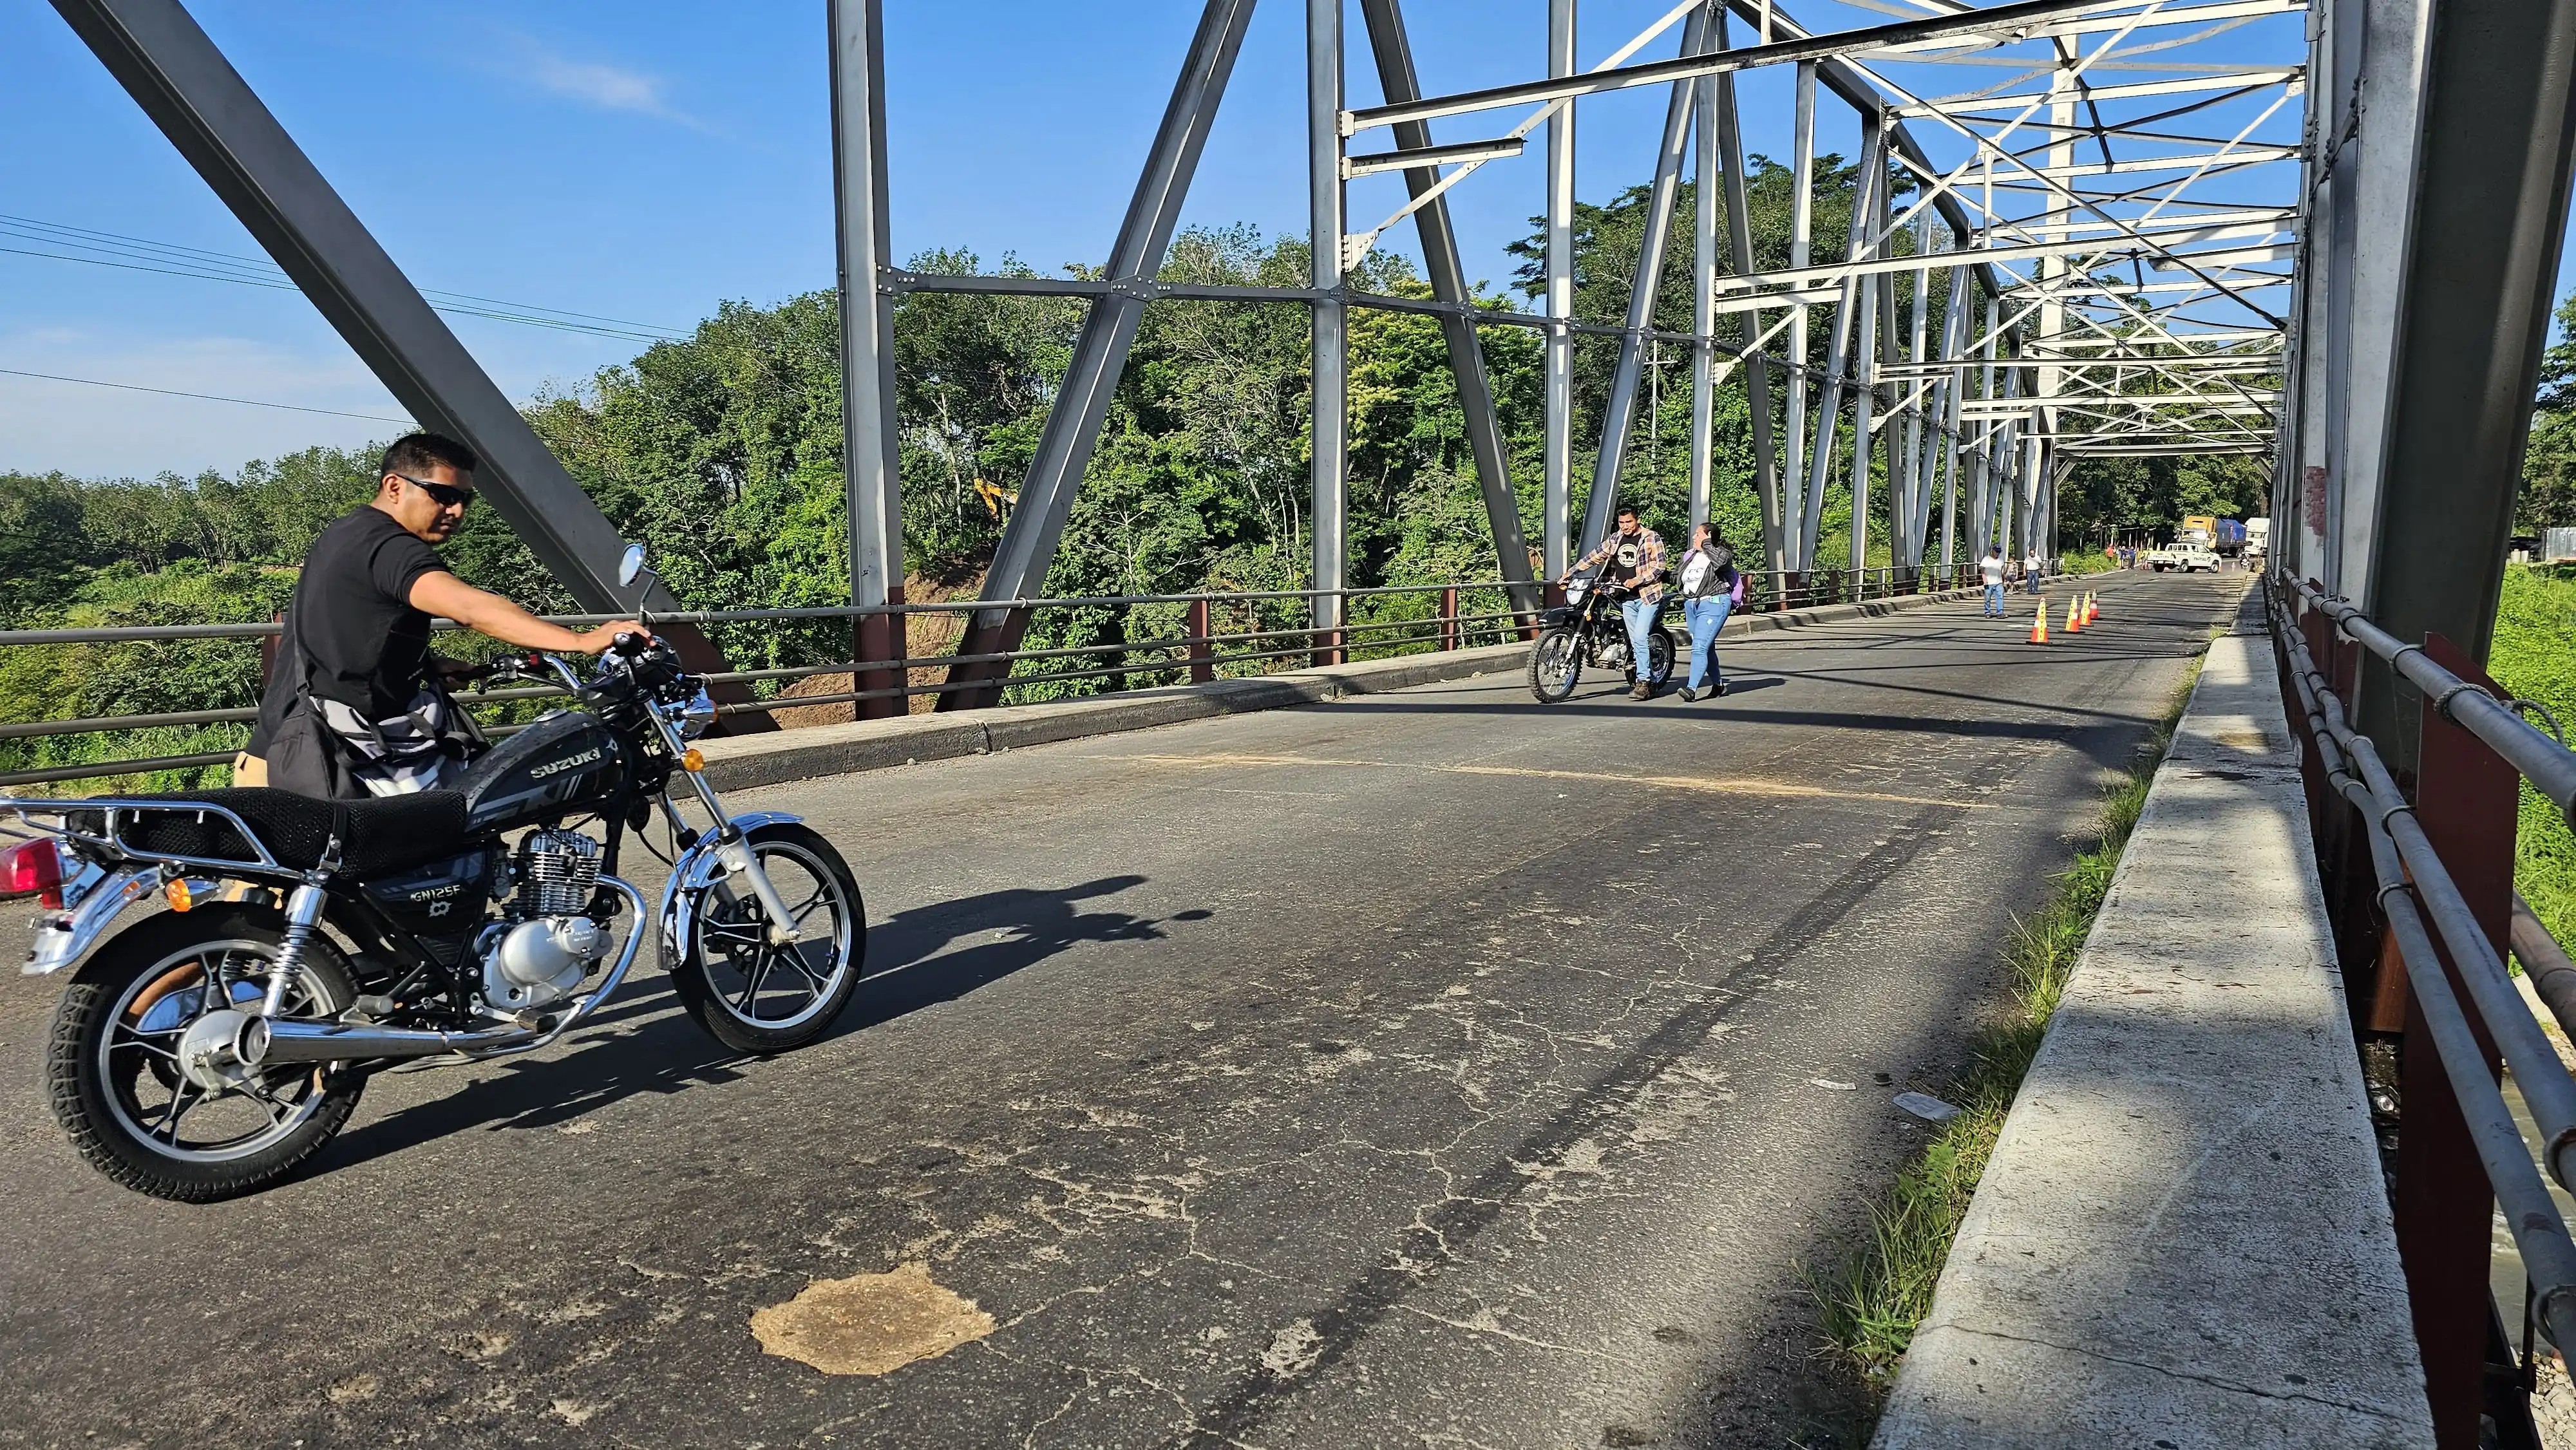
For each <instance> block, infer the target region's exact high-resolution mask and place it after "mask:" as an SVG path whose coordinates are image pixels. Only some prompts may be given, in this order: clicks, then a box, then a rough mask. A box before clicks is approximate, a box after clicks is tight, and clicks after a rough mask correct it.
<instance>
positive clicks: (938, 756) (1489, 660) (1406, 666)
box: [700, 589, 1978, 790]
mask: <svg viewBox="0 0 2576 1450" xmlns="http://www.w3.org/2000/svg"><path fill="white" fill-rule="evenodd" d="M1977 593H1978V591H1976V590H1974V589H1953V590H1947V591H1944V592H1942V593H1938V594H1909V595H1904V596H1901V597H1899V598H1895V599H1873V600H1870V601H1868V602H1866V603H1861V604H1824V605H1817V606H1814V607H1812V608H1807V609H1792V610H1787V611H1784V612H1782V613H1778V614H1745V615H1738V616H1736V617H1735V618H1733V619H1730V620H1728V621H1727V622H1726V628H1725V629H1724V630H1723V631H1721V632H1720V637H1721V638H1741V637H1743V636H1745V635H1748V634H1753V633H1757V632H1760V631H1763V630H1780V629H1803V628H1805V627H1807V626H1809V625H1816V624H1830V623H1834V622H1837V621H1841V620H1849V619H1862V618H1878V617H1882V616H1885V615H1890V614H1896V613H1900V612H1902V611H1905V610H1910V609H1919V608H1922V607H1924V606H1926V605H1932V604H1946V603H1953V602H1956V601H1958V600H1962V599H1973V598H1976V597H1977ZM1528 658H1529V646H1528V645H1526V644H1521V643H1517V642H1515V643H1509V644H1499V645H1487V646H1485V647H1483V648H1480V649H1468V650H1450V651H1442V652H1435V653H1427V654H1414V655H1399V656H1397V657H1396V658H1394V659H1388V660H1371V661H1369V662H1368V663H1366V664H1356V665H1335V666H1330V667H1327V668H1324V669H1313V670H1296V671H1292V672H1288V673H1283V674H1276V675H1258V676H1254V677H1252V678H1249V679H1234V680H1218V681H1216V682H1215V683H1213V684H1206V685H1179V686H1172V687H1167V688H1164V689H1156V690H1129V691H1123V692H1121V693H1118V694H1114V695H1095V696H1091V697H1088V698H1085V699H1079V700H1059V701H1054V702H1051V703H1048V704H1044V705H1010V706H1001V707H996V708H993V709H988V710H960V711H956V712H954V713H951V714H944V715H906V716H902V717H900V718H898V719H893V720H860V721H855V722H852V723H850V724H846V725H818V726H810V727H807V728H805V729H801V730H780V731H776V732H774V733H772V734H768V735H745V736H728V737H725V738H723V739H718V740H709V741H707V742H706V743H705V744H704V745H703V746H701V747H700V748H701V750H702V751H703V752H704V754H705V755H706V761H707V768H706V775H707V780H708V782H709V783H710V784H712V785H714V786H715V788H716V789H718V790H747V789H750V788H751V787H753V786H763V785H783V784H785V783H787V782H789V781H797V780H811V779H813V778H815V777H817V776H825V775H847V774H850V773H852V772H855V771H863V770H883V769H886V768H887V767H889V766H897V765H912V764H916V763H919V762H921V761H927V760H953V759H956V758H957V757H959V756H964V755H984V754H988V753H990V752H992V751H995V750H1014V749H1018V748H1020V747H1022V746H1028V745H1050V744H1054V743H1056V742H1057V741H1063V740H1081V739H1085V738H1088V737H1090V736H1094V735H1115V734H1119V733H1121V732H1123V731H1128V730H1150V729H1152V728H1154V727H1155V726H1158V725H1177V724H1180V723H1181V722H1183V721H1185V720H1206V719H1212V718H1214V717H1216V716H1219V715H1241V714H1247V713H1249V712H1251V711H1255V710H1278V709H1285V708H1288V707H1290V706H1295V705H1319V704H1322V703H1324V702H1325V701H1328V700H1338V699H1342V698H1344V697H1346V696H1351V695H1375V694H1383V693H1385V692H1386V691H1389V690H1405V689H1411V688H1413V687H1414V686H1416V685H1436V684H1442V683H1446V682H1448V681H1451V680H1463V679H1468V678H1470V677H1472V676H1476V675H1484V674H1492V673H1495V672H1496V671H1500V670H1518V669H1520V668H1522V667H1523V665H1524V664H1525V662H1526V661H1527V660H1528Z"/></svg>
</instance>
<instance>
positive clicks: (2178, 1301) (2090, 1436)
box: [1874, 595, 2433, 1450]
mask: <svg viewBox="0 0 2576 1450" xmlns="http://www.w3.org/2000/svg"><path fill="white" fill-rule="evenodd" d="M2333 961H2334V947H2333V939H2332V937H2331V935H2330V933H2329V930H2328V926H2327V918H2326V912H2325V904H2324V901H2323V898H2322V896H2321V895H2320V892H2319V889H2318V885H2317V868H2316V862H2315V859H2314V855H2313V847H2312V846H2311V844H2310V841H2309V837H2308V829H2307V821H2306V807H2305V804H2304V802H2303V799H2302V797H2301V794H2300V783H2299V773H2298V760H2297V754H2296V746H2295V745H2294V743H2293V741H2292V737H2291V734H2290V731H2289V728H2288V725H2287V723H2286V721H2285V720H2284V718H2283V715H2282V709H2281V699H2280V691H2279V686H2278V683H2277V681H2276V679H2275V677H2274V672H2273V668H2272V663H2271V661H2270V659H2269V658H2268V657H2267V649H2266V646H2265V643H2264V640H2263V636H2262V622H2261V612H2260V600H2259V599H2258V598H2256V597H2255V596H2253V595H2248V596H2247V599H2246V604H2245V610H2244V612H2243V613H2241V614H2240V615H2239V617H2238V622H2237V627H2236V631H2235V632H2234V633H2232V634H2229V635H2227V636H2225V637H2223V638H2221V639H2219V640H2217V641H2216V642H2215V643H2214V644H2213V645H2212V646H2211V649H2210V652H2209V657H2208V660H2207V662H2206V664H2205V666H2204V668H2203V670H2202V673H2201V676H2200V682H2199V685H2198V687H2197V689H2196V690H2195V692H2194V694H2193V696H2192V701H2191V706H2190V709H2189V711H2188V712H2187V713H2186V714H2185V716H2184V717H2183V721H2182V725H2181V727H2180V729H2179V731H2178V732H2177V733H2176V735H2175V737H2174V741H2173V747H2172V750H2171V752H2170V753H2169V754H2168V755H2167V757H2166V759H2165V761H2164V764H2163V766H2162V768H2161V769H2159V770H2158V771H2157V773H2156V778H2155V782H2154V786H2153V788H2152V791H2151V793H2150V794H2149V796H2148V799H2147V805H2146V810H2145V813H2144V814H2143V815H2142V816H2141V817H2140V819H2139V822H2138V825H2137V829H2136V831H2135V833H2134V834H2133V835H2132V836H2131V837H2130V839H2129V845H2128V849H2127V852H2126V853H2125V855H2124V856H2123V857H2122V859H2121V862H2120V867H2119V872H2118V874H2117V876H2116V877H2115V878H2114V879H2113V882H2112V885H2111V889H2110V894H2109V896H2108V898H2107V899H2106V901H2105V902H2104V904H2103V907H2102V910H2101V913H2100V915H2099V917H2098V918H2097V919H2096V921H2095V923H2094V927H2093V932H2092V935H2091V937H2090V938H2089V940H2088V941H2087V942H2086V944H2085V948H2084V951H2083V955H2082V956H2081V958H2080V959H2079V960H2078V962H2077V965H2076V967H2075V971H2074V974H2073V976H2072V978H2071V979H2070V980H2069V982H2068V984H2067V988H2066V993H2065V996H2064V999H2063V1000H2062V1002H2061V1004H2060V1005H2059V1007H2058V1009H2057V1015H2056V1017H2055V1019H2054V1020H2053V1022H2052V1023H2051V1025H2050V1027H2049V1030H2048V1036H2047V1039H2046V1041H2045V1042H2044V1043H2043V1045H2042V1046H2041V1048H2040V1052H2039V1056H2038V1059H2037V1060H2036V1061H2035V1062H2034V1063H2033V1064H2032V1066H2031V1070H2030V1075H2029V1076H2028V1077H2027V1078H2026V1079H2025V1080H2024V1081H2023V1083H2022V1087H2021V1092H2020V1094H2019V1096H2018V1097H2017V1098H2016V1099H2015V1100H2014V1103H2013V1108H2012V1113H2011V1116H2010V1117H2009V1118H2008V1119H2007V1120H2006V1122H2005V1125H2004V1129H2003V1133H2002V1136H2001V1138H2000V1139H1999V1140H1998V1142H1997V1144H1996V1147H1995V1152H1994V1157H1993V1160H1992V1162H1991V1163H1990V1164H1989V1166H1988V1167H1987V1169H1986V1173H1985V1176H1984V1178H1983V1180H1982V1181H1981V1182H1980V1183H1979V1185H1978V1187H1977V1192H1976V1197H1975V1199H1974V1201H1973V1202H1972V1203H1971V1204H1970V1206H1969V1209H1968V1214H1967V1218H1966V1221H1965V1222H1964V1223H1963V1224H1962V1225H1961V1227H1960V1231H1959V1236H1958V1240H1957V1243H1956V1245H1955V1246H1954V1248H1953V1249H1952V1251H1951V1254H1950V1259H1949V1263H1948V1265H1947V1267H1946V1268H1945V1269H1944V1270H1943V1272H1942V1275H1941V1280H1940V1284H1939V1286H1938V1288H1937V1290H1936V1292H1935V1294H1934V1298H1933V1305H1932V1312H1931V1315H1930V1317H1929V1318H1927V1319H1926V1320H1925V1321H1924V1324H1923V1326H1922V1328H1921V1330H1920V1331H1919V1332H1918V1333H1917V1334H1916V1335H1915V1338H1914V1343H1913V1347H1912V1348H1911V1349H1910V1350H1909V1351H1908V1353H1907V1355H1906V1359H1905V1363H1904V1366H1903V1368H1902V1369H1901V1370H1900V1372H1899V1374H1898V1378H1897V1382H1896V1386H1895V1389H1894V1392H1893V1393H1892V1395H1891V1396H1890V1398H1889V1401H1888V1404H1887V1407H1886V1412H1885V1415H1884V1417H1883V1418H1882V1420H1881V1421H1880V1424H1879V1429H1878V1435H1877V1439H1876V1441H1875V1442H1874V1444H1875V1445H1876V1447H1878V1450H1936V1447H1941V1450H1946V1447H1960V1450H1966V1447H1970V1446H1974V1447H1979V1450H1997V1447H2042V1446H2048V1447H2084V1450H2094V1447H2103V1446H2121V1447H2140V1450H2146V1447H2155V1450H2202V1447H2207V1450H2248V1447H2255V1446H2281V1447H2288V1446H2296V1447H2311V1446H2313V1447H2317V1450H2326V1447H2337V1450H2345V1447H2361V1446H2368V1447H2392V1450H2394V1447H2409V1450H2412V1447H2419V1446H2421V1447H2430V1446H2431V1445H2432V1444H2433V1429H2432V1422H2431V1420H2430V1417H2429V1415H2428V1413H2427V1410H2426V1407H2425V1399H2424V1385H2423V1369H2422V1363H2421V1360H2420V1359H2419V1357H2418V1355H2417V1352H2416V1344H2415V1337H2414V1330H2413V1328H2412V1325H2411V1322H2410V1319H2409V1314H2408V1307H2407V1295H2406V1282H2405V1278H2404V1276H2403V1274H2402V1273H2401V1271H2400V1270H2399V1267H2398V1259H2397V1245H2396V1238H2395V1234H2394V1231H2393V1229H2392V1227H2391V1222H2390V1213H2389V1205H2388V1198H2387V1193H2386V1190H2385V1188H2384V1187H2383V1184H2382V1178H2381V1172H2380V1163H2379V1157H2378V1152H2377V1147H2376V1144H2375V1142H2374V1140H2373V1137H2372V1133H2371V1126H2370V1117H2369V1108H2368V1104H2367V1102H2366V1101H2365V1099H2364V1097H2363V1086H2362V1080H2361V1070H2360V1064H2359V1061H2358V1057H2357V1054H2356V1052H2355V1049H2354V1045H2353V1038H2352V1031H2351V1027H2350V1020H2349V1018H2348V1017H2347V1016H2346V1012H2345V1006H2344V997H2343V992H2342V988H2341V985H2340V982H2339V980H2338V978H2337V976H2336V973H2335V970H2334V967H2333Z"/></svg>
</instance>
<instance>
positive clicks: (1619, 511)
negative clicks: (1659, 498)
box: [1610, 503, 1641, 519]
mask: <svg viewBox="0 0 2576 1450" xmlns="http://www.w3.org/2000/svg"><path fill="white" fill-rule="evenodd" d="M1610 517H1612V518H1614V519H1633V518H1638V517H1641V515H1639V514H1638V512H1637V506H1636V505H1635V504H1632V503H1623V504H1621V505H1619V506H1618V507H1617V508H1614V509H1612V510H1611V511H1610Z"/></svg>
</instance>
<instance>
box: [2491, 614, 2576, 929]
mask: <svg viewBox="0 0 2576 1450" xmlns="http://www.w3.org/2000/svg"><path fill="white" fill-rule="evenodd" d="M2487 673H2488V674H2490V675H2493V676H2494V677H2495V681H2496V683H2497V684H2499V685H2502V686H2504V687H2505V688H2506V689H2507V690H2510V691H2512V692H2513V693H2514V694H2515V695H2517V696H2520V697H2521V698H2523V699H2526V700H2537V701H2539V702H2540V703H2541V704H2543V705H2546V706H2548V707H2549V709H2550V711H2551V712H2552V713H2553V714H2555V715H2556V716H2557V718H2558V720H2559V721H2560V723H2561V724H2562V725H2563V726H2566V727H2569V728H2576V571H2571V570H2569V569H2566V568H2564V567H2561V568H2557V569H2534V568H2523V567H2519V566H2515V567H2508V568H2507V569H2506V570H2505V571H2504V599H2503V603H2502V605H2501V607H2500V608H2498V609H2497V611H2496V632H2495V644H2494V645H2493V647H2492V648H2491V649H2490V650H2489V652H2488V655H2487ZM2513 874H2514V886H2515V888H2516V889H2517V890H2519V891H2521V893H2522V896H2523V899H2524V900H2525V901H2528V902H2530V903H2531V909H2532V910H2533V911H2534V912H2536V913H2537V914H2538V915H2539V917H2540V919H2541V920H2542V921H2543V922H2545V923H2547V924H2548V926H2549V930H2550V934H2551V935H2553V936H2555V937H2557V938H2558V939H2559V940H2560V941H2562V942H2576V834H2571V833H2570V832H2569V831H2568V829H2567V820H2566V818H2565V817H2563V816H2561V815H2560V814H2559V813H2558V811H2557V809H2556V808H2555V807H2553V806H2551V805H2550V804H2549V802H2548V800H2547V799H2546V798H2544V797H2543V796H2542V795H2541V794H2540V793H2539V792H2538V791H2535V790H2533V789H2532V788H2531V787H2530V785H2529V784H2527V783H2526V784H2525V785H2524V786H2523V788H2522V819H2521V823H2520V826H2519V829H2518V830H2517V832H2516V834H2515V843H2514V873H2513Z"/></svg>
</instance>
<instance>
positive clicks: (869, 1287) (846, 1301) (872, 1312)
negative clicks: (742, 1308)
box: [751, 1264, 993, 1375]
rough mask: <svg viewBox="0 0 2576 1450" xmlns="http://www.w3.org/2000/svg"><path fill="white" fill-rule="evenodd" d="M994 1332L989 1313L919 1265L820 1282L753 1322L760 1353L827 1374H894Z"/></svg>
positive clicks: (761, 1313)
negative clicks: (917, 1361) (933, 1280)
mask: <svg viewBox="0 0 2576 1450" xmlns="http://www.w3.org/2000/svg"><path fill="white" fill-rule="evenodd" d="M992 1332H993V1316H992V1315H990V1314H987V1313H985V1312H984V1311H983V1310H981V1309H978V1308H976V1307H975V1301H974V1300H972V1299H968V1298H964V1297H962V1296H960V1295H958V1294H956V1293H955V1292H953V1291H951V1290H948V1289H944V1288H941V1287H940V1286H939V1285H938V1284H935V1283H933V1282H931V1278H930V1271H929V1270H927V1269H925V1268H923V1267H922V1266H921V1265H919V1264H903V1265H900V1266H898V1267H896V1268H895V1269H894V1270H893V1271H892V1272H890V1273H884V1274H854V1275H852V1276H850V1277H849V1278H846V1279H817V1280H815V1281H814V1282H813V1283H811V1284H808V1285H806V1286H805V1292H803V1293H801V1294H799V1295H797V1296H796V1297H795V1298H793V1299H790V1300H788V1301H787V1302H786V1303H784V1304H778V1305H773V1306H771V1307H770V1308H767V1309H762V1310H759V1311H757V1312H755V1313H754V1314H753V1315H752V1316H751V1333H752V1337H753V1338H755V1339H757V1340H759V1341H760V1347H761V1348H762V1349H763V1350H766V1351H767V1352H769V1353H771V1354H774V1355H777V1356H779V1357H780V1358H782V1359H792V1360H796V1361H797V1362H799V1363H801V1364H809V1365H812V1366H813V1367H814V1368H816V1369H819V1370H821V1371H822V1372H823V1373H825V1374H858V1375H881V1374H891V1373H893V1372H894V1371H896V1370H899V1369H901V1368H903V1367H904V1366H905V1365H908V1364H911V1363H913V1362H914V1361H916V1360H924V1359H936V1358H938V1357H939V1356H941V1355H943V1354H946V1353H947V1352H948V1351H950V1350H952V1349H955V1348H956V1347H957V1346H959V1345H961V1344H967V1343H971V1342H973V1341H975V1340H978V1339H981V1338H983V1337H984V1336H985V1335H987V1334H990V1333H992Z"/></svg>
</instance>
